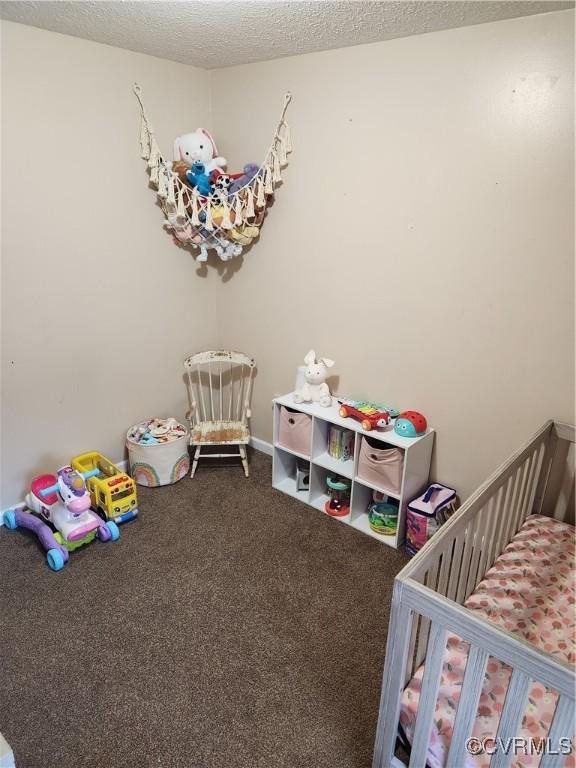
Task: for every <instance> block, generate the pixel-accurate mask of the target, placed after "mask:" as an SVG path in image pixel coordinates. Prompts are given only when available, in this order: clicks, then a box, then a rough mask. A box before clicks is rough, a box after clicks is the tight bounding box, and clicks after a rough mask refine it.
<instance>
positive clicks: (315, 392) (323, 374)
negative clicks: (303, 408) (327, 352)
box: [293, 349, 334, 408]
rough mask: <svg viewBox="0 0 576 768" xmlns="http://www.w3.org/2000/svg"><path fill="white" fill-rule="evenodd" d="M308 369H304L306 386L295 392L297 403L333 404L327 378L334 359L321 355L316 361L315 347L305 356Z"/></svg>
mask: <svg viewBox="0 0 576 768" xmlns="http://www.w3.org/2000/svg"><path fill="white" fill-rule="evenodd" d="M304 362H305V363H306V370H305V371H304V386H303V387H301V388H300V389H299V390H298V391H297V392H294V398H293V399H294V402H295V403H318V405H323V406H325V407H326V408H327V407H328V406H330V405H332V397H331V395H330V390H329V388H328V384H326V379H327V377H328V368H332V366H333V365H334V360H330V359H329V358H327V357H321V358H320V360H319V361H318V362H316V353H315V352H314V350H313V349H311V350H310V352H308V354H307V355H306V357H305V358H304Z"/></svg>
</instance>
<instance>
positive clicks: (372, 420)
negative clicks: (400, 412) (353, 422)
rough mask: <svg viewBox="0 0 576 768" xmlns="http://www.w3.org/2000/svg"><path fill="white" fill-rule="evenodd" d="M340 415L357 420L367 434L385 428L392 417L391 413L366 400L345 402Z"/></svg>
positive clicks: (341, 404)
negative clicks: (372, 430)
mask: <svg viewBox="0 0 576 768" xmlns="http://www.w3.org/2000/svg"><path fill="white" fill-rule="evenodd" d="M339 413H340V416H342V418H343V419H345V418H347V417H348V416H351V417H352V418H353V419H357V420H358V421H359V422H360V424H361V425H362V429H365V430H366V432H370V430H371V429H376V428H378V427H380V428H382V427H385V426H386V425H387V424H388V422H389V421H390V417H391V415H392V414H391V413H390V411H384V410H382V409H381V408H380V407H379V406H377V405H374V403H368V402H366V401H364V400H343V401H342V402H341V403H340V411H339Z"/></svg>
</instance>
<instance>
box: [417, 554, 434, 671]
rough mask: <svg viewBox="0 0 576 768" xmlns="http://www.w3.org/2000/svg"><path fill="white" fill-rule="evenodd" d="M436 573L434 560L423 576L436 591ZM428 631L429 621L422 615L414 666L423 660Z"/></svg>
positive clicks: (429, 586) (427, 584)
mask: <svg viewBox="0 0 576 768" xmlns="http://www.w3.org/2000/svg"><path fill="white" fill-rule="evenodd" d="M437 574H438V561H437V560H435V561H434V563H432V566H431V567H430V569H429V570H428V572H427V573H426V575H425V577H424V584H425V585H426V586H427V587H428V588H429V589H432V590H434V591H436V577H437ZM429 632H430V621H429V620H428V619H427V618H425V617H424V616H422V617H421V619H420V634H419V635H418V647H417V649H416V667H417V668H418V667H419V666H420V664H422V662H423V661H424V659H425V657H426V653H427V650H426V649H427V646H428V634H429Z"/></svg>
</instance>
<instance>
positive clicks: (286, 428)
mask: <svg viewBox="0 0 576 768" xmlns="http://www.w3.org/2000/svg"><path fill="white" fill-rule="evenodd" d="M311 437H312V416H308V414H306V413H300V412H299V411H293V410H291V409H290V408H286V407H285V406H283V405H281V406H280V420H279V423H278V444H279V445H280V446H281V447H282V448H287V449H288V450H289V451H295V452H296V453H301V454H302V455H303V456H310V440H311Z"/></svg>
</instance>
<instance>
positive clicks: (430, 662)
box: [409, 623, 446, 768]
mask: <svg viewBox="0 0 576 768" xmlns="http://www.w3.org/2000/svg"><path fill="white" fill-rule="evenodd" d="M445 650H446V630H445V629H444V628H443V627H441V626H440V624H438V623H434V624H432V628H431V630H430V640H429V642H428V652H427V653H426V666H425V667H424V675H423V678H422V689H421V691H420V701H419V703H418V714H417V716H416V728H415V730H414V739H413V742H412V751H411V753H410V763H409V768H422V766H424V765H426V755H427V752H428V742H429V740H430V731H431V729H432V720H433V718H434V710H435V708H436V699H437V698H438V688H439V686H440V674H441V672H442V663H443V660H444V651H445Z"/></svg>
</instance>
